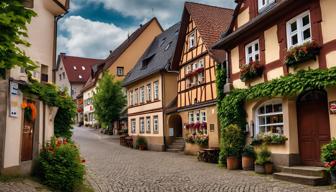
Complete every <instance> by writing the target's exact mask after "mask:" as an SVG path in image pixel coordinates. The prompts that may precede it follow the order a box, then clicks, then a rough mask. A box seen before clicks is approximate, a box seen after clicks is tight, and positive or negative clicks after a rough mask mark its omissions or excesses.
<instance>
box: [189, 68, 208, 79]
mask: <svg viewBox="0 0 336 192" xmlns="http://www.w3.org/2000/svg"><path fill="white" fill-rule="evenodd" d="M203 71H204V67H199V68H197V69H195V70H193V71H191V72H189V73H187V74H186V75H185V77H186V78H188V77H192V76H194V75H197V74H198V73H201V72H203Z"/></svg>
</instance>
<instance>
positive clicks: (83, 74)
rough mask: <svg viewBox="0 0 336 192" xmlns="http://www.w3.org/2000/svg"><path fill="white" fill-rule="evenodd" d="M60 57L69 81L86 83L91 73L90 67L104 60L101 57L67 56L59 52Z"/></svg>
mask: <svg viewBox="0 0 336 192" xmlns="http://www.w3.org/2000/svg"><path fill="white" fill-rule="evenodd" d="M60 59H61V60H62V62H63V65H64V68H65V72H66V74H67V76H68V79H69V81H70V83H86V82H87V80H88V79H89V77H90V74H91V67H92V66H93V65H95V64H99V63H102V62H103V61H104V60H101V59H91V58H83V57H74V56H67V55H65V54H61V55H60Z"/></svg>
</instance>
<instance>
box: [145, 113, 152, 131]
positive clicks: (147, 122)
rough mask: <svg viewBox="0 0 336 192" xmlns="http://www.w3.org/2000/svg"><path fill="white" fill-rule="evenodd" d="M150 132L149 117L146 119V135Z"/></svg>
mask: <svg viewBox="0 0 336 192" xmlns="http://www.w3.org/2000/svg"><path fill="white" fill-rule="evenodd" d="M150 132H151V117H150V116H148V117H146V133H150Z"/></svg>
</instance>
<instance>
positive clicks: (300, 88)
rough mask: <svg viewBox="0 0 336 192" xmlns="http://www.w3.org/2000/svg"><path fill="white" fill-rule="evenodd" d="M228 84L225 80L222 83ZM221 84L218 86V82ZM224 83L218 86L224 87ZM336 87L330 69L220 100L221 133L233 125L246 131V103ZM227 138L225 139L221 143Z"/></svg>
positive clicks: (334, 70)
mask: <svg viewBox="0 0 336 192" xmlns="http://www.w3.org/2000/svg"><path fill="white" fill-rule="evenodd" d="M218 81H225V79H222V80H218ZM217 83H218V82H217ZM222 83H223V82H220V84H218V85H217V86H219V85H221V84H222ZM332 86H336V67H334V68H330V69H315V70H311V69H309V70H306V71H304V70H302V71H299V72H297V73H296V74H289V75H288V76H285V77H281V78H278V79H274V80H272V81H268V82H265V83H261V84H258V85H256V86H253V87H251V88H249V89H235V90H233V91H232V92H230V93H229V94H228V95H226V96H225V97H224V98H223V99H221V100H218V115H219V120H220V123H221V129H222V131H221V132H222V133H223V129H225V128H227V127H228V126H229V125H231V124H235V125H238V126H239V127H240V128H241V129H242V131H243V130H244V129H245V125H246V112H245V108H244V104H245V102H246V101H249V100H255V99H262V98H269V97H276V96H297V95H299V94H300V93H302V92H305V91H309V90H313V89H325V88H328V87H332ZM222 139H223V135H221V140H222ZM223 151H224V150H223V147H222V145H221V152H220V157H219V163H220V164H225V159H226V157H225V154H224V152H223Z"/></svg>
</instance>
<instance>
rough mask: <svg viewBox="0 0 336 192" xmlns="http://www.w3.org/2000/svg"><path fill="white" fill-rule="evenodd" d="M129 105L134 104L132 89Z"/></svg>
mask: <svg viewBox="0 0 336 192" xmlns="http://www.w3.org/2000/svg"><path fill="white" fill-rule="evenodd" d="M129 105H130V106H132V105H133V90H131V91H130V94H129Z"/></svg>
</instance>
